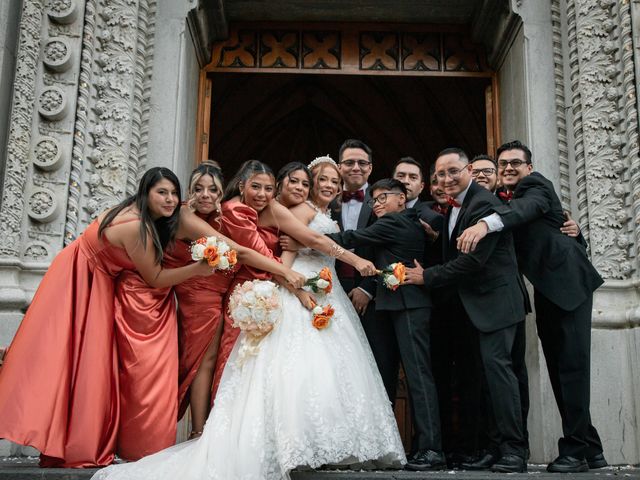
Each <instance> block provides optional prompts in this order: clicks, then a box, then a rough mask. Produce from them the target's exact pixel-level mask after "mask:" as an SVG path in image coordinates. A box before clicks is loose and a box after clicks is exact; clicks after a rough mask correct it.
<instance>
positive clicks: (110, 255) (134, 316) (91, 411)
mask: <svg viewBox="0 0 640 480" xmlns="http://www.w3.org/2000/svg"><path fill="white" fill-rule="evenodd" d="M103 239H104V240H100V239H99V238H98V223H97V222H93V223H92V224H91V225H90V226H89V227H88V228H87V229H86V230H85V232H84V233H83V234H82V235H81V236H80V237H79V238H78V239H77V240H76V241H74V242H73V243H72V244H71V245H69V246H68V247H66V248H65V249H64V250H62V251H61V252H60V253H59V254H58V256H57V257H56V258H55V259H54V261H53V262H52V263H51V266H50V267H49V269H48V271H47V273H46V275H45V276H44V278H43V279H42V282H41V283H40V286H39V288H38V290H37V292H36V294H35V296H34V298H33V301H32V303H31V305H30V307H29V309H28V311H27V314H26V315H25V317H24V319H23V320H22V323H21V324H20V328H19V329H18V332H17V333H16V336H15V338H14V340H13V342H12V344H11V346H10V347H9V350H8V351H7V354H6V358H5V364H4V366H3V367H2V370H0V438H5V439H7V440H11V441H13V442H16V443H19V444H22V445H31V446H34V447H35V448H37V449H38V450H40V452H41V453H42V456H41V460H40V462H41V465H42V466H57V467H93V466H103V465H108V464H110V463H111V462H112V461H113V458H114V454H115V453H116V452H117V453H118V454H119V455H120V456H122V457H124V458H127V459H137V458H140V457H142V456H144V455H147V454H150V453H153V452H156V451H158V450H161V449H163V448H166V447H168V446H170V445H172V444H173V443H174V442H175V434H176V423H175V418H176V410H177V381H176V379H177V342H176V326H175V324H176V321H175V309H174V302H173V300H172V297H171V295H169V292H170V289H152V288H150V287H149V286H148V285H146V284H145V283H144V281H143V280H142V278H141V277H140V276H139V275H138V274H137V273H136V272H135V271H134V266H133V263H132V262H131V260H130V259H129V257H128V256H127V254H126V252H125V250H124V249H122V248H119V247H116V246H114V245H111V244H109V242H108V241H107V240H106V238H104V237H103Z"/></svg>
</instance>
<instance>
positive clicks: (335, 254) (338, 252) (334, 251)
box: [329, 243, 344, 258]
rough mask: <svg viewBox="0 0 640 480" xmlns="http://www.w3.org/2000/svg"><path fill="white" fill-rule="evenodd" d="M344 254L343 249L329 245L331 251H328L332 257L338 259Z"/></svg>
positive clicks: (336, 245)
mask: <svg viewBox="0 0 640 480" xmlns="http://www.w3.org/2000/svg"><path fill="white" fill-rule="evenodd" d="M343 253H344V248H342V247H341V246H340V245H338V244H337V243H334V244H333V245H331V250H330V251H329V255H331V256H332V257H335V258H338V257H340V256H341V255H342V254H343Z"/></svg>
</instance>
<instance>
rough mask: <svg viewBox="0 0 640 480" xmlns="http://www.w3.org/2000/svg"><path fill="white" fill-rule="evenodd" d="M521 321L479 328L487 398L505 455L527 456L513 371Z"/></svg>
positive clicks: (518, 390)
mask: <svg viewBox="0 0 640 480" xmlns="http://www.w3.org/2000/svg"><path fill="white" fill-rule="evenodd" d="M517 329H518V324H515V325H512V326H510V327H506V328H502V329H500V330H496V331H493V332H488V333H487V332H478V345H479V347H480V357H481V358H482V366H483V368H484V373H485V380H486V386H487V391H488V399H487V400H488V402H489V403H490V405H491V409H492V410H493V417H494V419H495V426H496V430H497V434H498V435H499V449H500V453H501V454H502V455H506V454H511V455H517V456H519V457H522V458H525V448H526V444H525V439H524V433H523V430H522V408H521V404H520V388H519V385H518V378H517V376H516V374H515V372H514V366H513V360H512V351H513V345H514V342H515V338H516V332H517Z"/></svg>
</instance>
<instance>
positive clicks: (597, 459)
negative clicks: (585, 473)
mask: <svg viewBox="0 0 640 480" xmlns="http://www.w3.org/2000/svg"><path fill="white" fill-rule="evenodd" d="M587 465H589V468H590V469H591V470H593V469H594V468H602V467H607V466H609V464H608V463H607V460H606V459H605V458H604V455H603V454H602V453H598V454H596V455H594V456H593V457H587Z"/></svg>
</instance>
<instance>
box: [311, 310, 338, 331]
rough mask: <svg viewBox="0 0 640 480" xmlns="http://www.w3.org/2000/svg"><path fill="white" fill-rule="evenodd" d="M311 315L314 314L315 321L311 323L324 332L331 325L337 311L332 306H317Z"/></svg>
mask: <svg viewBox="0 0 640 480" xmlns="http://www.w3.org/2000/svg"><path fill="white" fill-rule="evenodd" d="M311 313H312V314H313V320H312V321H311V325H312V326H313V328H315V329H317V330H324V329H325V328H327V327H328V326H329V323H331V318H333V314H334V313H335V310H334V309H333V307H332V306H331V305H325V306H324V307H321V306H320V305H315V306H314V307H313V310H311Z"/></svg>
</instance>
